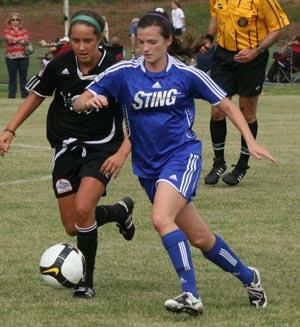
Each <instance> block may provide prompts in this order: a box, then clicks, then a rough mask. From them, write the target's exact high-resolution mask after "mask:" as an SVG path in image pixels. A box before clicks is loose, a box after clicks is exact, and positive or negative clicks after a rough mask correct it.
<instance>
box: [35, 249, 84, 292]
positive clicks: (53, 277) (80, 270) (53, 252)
mask: <svg viewBox="0 0 300 327" xmlns="http://www.w3.org/2000/svg"><path fill="white" fill-rule="evenodd" d="M85 269H86V264H85V258H84V256H83V254H82V253H81V252H80V251H79V249H77V247H75V246H73V245H70V244H66V243H60V244H55V245H53V246H51V247H50V248H48V249H47V250H46V251H45V252H44V253H43V254H42V256H41V260H40V272H41V274H42V279H43V280H44V281H45V282H46V284H47V285H49V286H52V287H55V288H65V287H66V288H73V287H74V286H75V285H76V284H77V283H78V282H79V281H80V280H81V279H82V278H83V276H84V273H85Z"/></svg>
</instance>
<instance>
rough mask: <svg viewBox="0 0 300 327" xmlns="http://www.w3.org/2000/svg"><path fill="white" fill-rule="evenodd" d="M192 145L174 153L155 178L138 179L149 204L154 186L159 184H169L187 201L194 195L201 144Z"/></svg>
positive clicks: (197, 179)
mask: <svg viewBox="0 0 300 327" xmlns="http://www.w3.org/2000/svg"><path fill="white" fill-rule="evenodd" d="M199 144H200V142H199V143H196V144H192V145H191V146H188V147H184V148H183V149H180V150H179V151H178V152H176V153H174V154H173V155H172V156H171V157H170V158H169V160H168V161H167V162H166V163H165V165H164V166H163V168H162V170H161V171H160V173H159V176H158V177H157V178H151V179H149V178H143V177H139V182H140V184H141V185H142V187H143V189H144V190H145V191H146V193H147V195H148V197H149V199H150V201H151V203H153V201H154V196H155V192H156V186H157V183H159V182H162V181H163V182H166V183H169V184H170V185H171V186H172V187H174V188H175V189H176V190H177V192H178V193H180V194H181V195H182V196H183V197H184V198H186V199H187V200H188V201H191V200H192V198H193V197H194V196H195V195H196V191H197V184H198V181H199V178H200V175H201V168H202V159H201V144H200V146H199Z"/></svg>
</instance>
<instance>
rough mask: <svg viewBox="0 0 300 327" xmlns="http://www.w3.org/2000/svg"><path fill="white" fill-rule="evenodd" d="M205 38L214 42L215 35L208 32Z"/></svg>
mask: <svg viewBox="0 0 300 327" xmlns="http://www.w3.org/2000/svg"><path fill="white" fill-rule="evenodd" d="M205 39H208V40H209V41H210V42H211V43H213V42H214V36H213V35H212V34H206V35H205Z"/></svg>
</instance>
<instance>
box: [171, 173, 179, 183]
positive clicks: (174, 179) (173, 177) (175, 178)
mask: <svg viewBox="0 0 300 327" xmlns="http://www.w3.org/2000/svg"><path fill="white" fill-rule="evenodd" d="M169 178H170V179H173V181H176V182H177V181H178V179H177V176H176V175H175V174H174V175H171V176H169Z"/></svg>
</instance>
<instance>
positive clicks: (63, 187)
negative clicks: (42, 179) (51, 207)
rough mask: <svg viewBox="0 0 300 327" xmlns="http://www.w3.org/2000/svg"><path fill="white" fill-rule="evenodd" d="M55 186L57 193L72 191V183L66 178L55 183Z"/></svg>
mask: <svg viewBox="0 0 300 327" xmlns="http://www.w3.org/2000/svg"><path fill="white" fill-rule="evenodd" d="M55 188H56V191H57V194H63V193H67V192H70V191H72V185H71V183H70V182H69V181H68V180H66V179H59V180H58V181H57V182H56V184H55Z"/></svg>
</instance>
